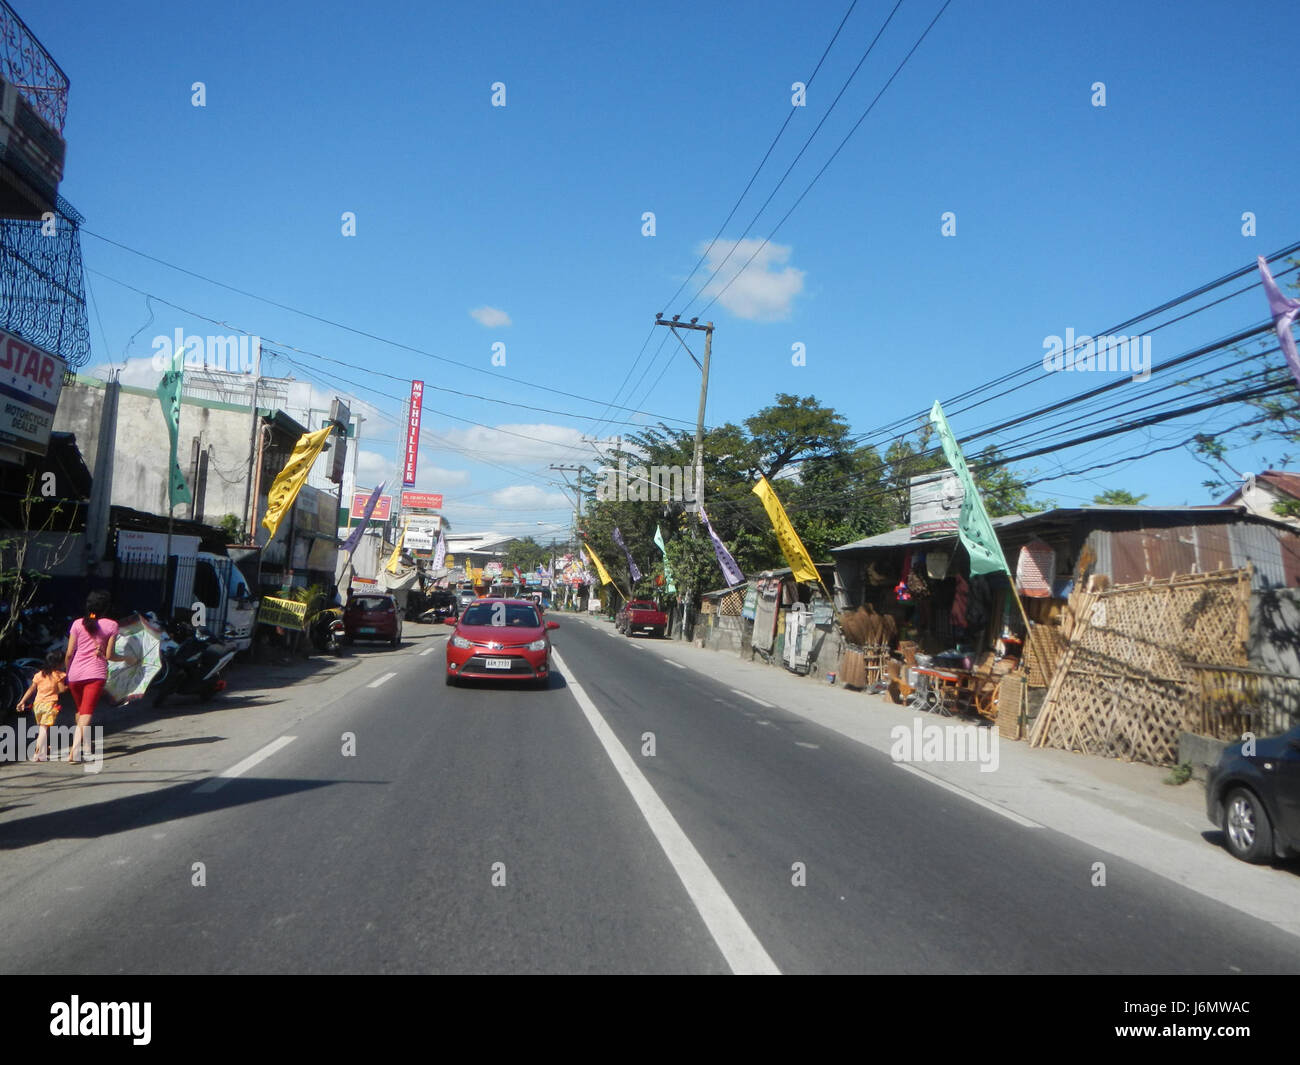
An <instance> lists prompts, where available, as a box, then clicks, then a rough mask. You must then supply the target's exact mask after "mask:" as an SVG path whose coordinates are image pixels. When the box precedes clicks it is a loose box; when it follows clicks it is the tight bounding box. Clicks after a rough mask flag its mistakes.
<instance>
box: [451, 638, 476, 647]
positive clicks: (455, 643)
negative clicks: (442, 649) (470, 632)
mask: <svg viewBox="0 0 1300 1065" xmlns="http://www.w3.org/2000/svg"><path fill="white" fill-rule="evenodd" d="M451 645H452V647H473V646H474V645H473V644H472V643H470V642H469V640H467V639H465V637H464V636H453V637H452V638H451Z"/></svg>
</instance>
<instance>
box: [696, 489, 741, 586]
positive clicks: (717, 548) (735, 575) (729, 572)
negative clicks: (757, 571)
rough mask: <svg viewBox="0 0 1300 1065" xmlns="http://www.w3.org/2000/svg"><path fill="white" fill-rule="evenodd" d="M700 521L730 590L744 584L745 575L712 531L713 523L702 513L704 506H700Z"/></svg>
mask: <svg viewBox="0 0 1300 1065" xmlns="http://www.w3.org/2000/svg"><path fill="white" fill-rule="evenodd" d="M700 520H701V521H702V522H704V527H705V528H706V529H708V531H709V539H710V540H712V541H713V553H714V554H715V555H717V556H718V565H719V566H721V567H722V576H723V578H724V579H725V580H726V582H727V587H728V588H730V587H731V586H732V585H733V584H744V583H745V575H744V574H743V573H741V572H740V567H739V566H737V565H736V560H735V559H734V558H732V557H731V552H730V551H728V550H727V545H726V544H724V543H723V542H722V541H721V540H719V539H718V534H717V533H715V532H714V531H713V523H712V522H711V521H709V516H708V515H707V514H706V513H705V512H704V505H703V504H701V505H700Z"/></svg>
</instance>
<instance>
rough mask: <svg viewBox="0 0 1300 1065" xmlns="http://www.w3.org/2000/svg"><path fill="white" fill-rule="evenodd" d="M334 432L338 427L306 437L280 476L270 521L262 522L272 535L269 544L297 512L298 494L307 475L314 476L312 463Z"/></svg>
mask: <svg viewBox="0 0 1300 1065" xmlns="http://www.w3.org/2000/svg"><path fill="white" fill-rule="evenodd" d="M332 432H334V426H333V425H326V426H324V427H323V428H321V429H317V430H316V431H315V432H314V433H303V435H302V436H300V437H299V438H298V443H297V444H295V445H294V448H293V454H292V455H290V456H289V461H288V463H286V464H285V467H284V469H282V470H281V471H280V472H279V473H278V474H276V477H275V483H274V484H272V485H271V491H270V492H268V493H267V495H266V517H264V518H263V519H262V525H263V526H264V527H265V528H266V530H267V532H269V533H270V534H271V535H270V536H268V537H267V543H270V542H271V541H272V540H274V539H275V534H276V532H277V531H279V528H280V523H281V522H282V521H284V518H285V515H286V514H288V513H289V511H290V510H291V509H292V508H293V501H294V500H295V499H297V498H298V492H299V490H300V489H301V488H302V486H303V483H304V482H305V481H306V480H307V474H309V473H310V472H311V467H312V463H314V462H315V461H316V456H317V455H319V454H320V453H321V449H322V448H323V447H324V446H325V441H326V440H328V439H329V435H330V433H332Z"/></svg>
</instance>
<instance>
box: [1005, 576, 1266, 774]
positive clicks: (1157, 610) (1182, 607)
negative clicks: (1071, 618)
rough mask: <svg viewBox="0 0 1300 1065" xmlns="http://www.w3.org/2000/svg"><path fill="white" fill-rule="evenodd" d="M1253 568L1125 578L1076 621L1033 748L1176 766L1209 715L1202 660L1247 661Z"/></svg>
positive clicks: (1210, 662) (1221, 662) (1036, 724)
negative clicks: (1188, 736)
mask: <svg viewBox="0 0 1300 1065" xmlns="http://www.w3.org/2000/svg"><path fill="white" fill-rule="evenodd" d="M1249 604H1250V569H1249V567H1247V568H1245V569H1241V570H1228V571H1223V572H1220V573H1211V574H1195V575H1191V576H1184V577H1174V578H1171V579H1170V580H1167V581H1160V582H1148V583H1145V584H1134V585H1123V586H1119V587H1116V588H1112V589H1110V590H1108V591H1104V592H1100V593H1098V594H1096V595H1095V597H1094V601H1093V603H1092V605H1091V609H1090V610H1089V611H1088V612H1087V613H1086V614H1084V615H1082V616H1080V617H1079V618H1078V619H1077V622H1076V626H1075V632H1074V637H1073V639H1072V640H1071V641H1070V643H1069V645H1068V647H1067V649H1066V652H1065V655H1064V656H1063V657H1062V659H1061V662H1060V664H1059V665H1058V667H1057V671H1056V675H1055V676H1054V677H1053V678H1052V681H1051V685H1050V687H1049V688H1048V691H1047V697H1046V699H1045V701H1044V703H1043V709H1042V712H1041V713H1040V714H1039V716H1038V719H1037V720H1036V721H1035V722H1034V728H1033V731H1032V734H1031V736H1030V740H1031V742H1032V744H1033V745H1034V746H1035V747H1059V748H1063V749H1064V750H1069V751H1081V752H1083V753H1085V754H1100V755H1105V756H1107V757H1111V758H1123V759H1126V760H1129V761H1137V762H1147V763H1150V764H1152V765H1174V764H1175V763H1176V762H1177V761H1178V734H1179V732H1183V731H1194V730H1195V729H1196V728H1197V726H1198V725H1199V724H1201V722H1202V720H1203V714H1202V710H1201V708H1202V694H1201V693H1202V682H1201V680H1200V679H1199V677H1198V671H1197V670H1196V669H1194V668H1193V667H1194V666H1197V665H1200V666H1205V665H1215V664H1219V665H1225V666H1233V665H1235V666H1245V664H1246V638H1247V636H1248V634H1249V625H1250V621H1249Z"/></svg>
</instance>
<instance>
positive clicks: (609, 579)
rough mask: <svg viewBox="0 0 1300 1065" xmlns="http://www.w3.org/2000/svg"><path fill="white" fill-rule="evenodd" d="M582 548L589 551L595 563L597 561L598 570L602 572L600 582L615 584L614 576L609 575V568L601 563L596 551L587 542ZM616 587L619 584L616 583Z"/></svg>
mask: <svg viewBox="0 0 1300 1065" xmlns="http://www.w3.org/2000/svg"><path fill="white" fill-rule="evenodd" d="M582 549H583V550H584V551H586V552H587V554H588V555H589V556H590V558H591V561H592V562H593V563H595V566H596V572H597V573H599V574H600V583H601V584H614V578H613V577H611V576H610V575H609V571H608V570H607V569H605V567H604V566H603V565H601V562H600V559H598V558H597V557H596V552H595V551H593V550H592V549H591V548H590V547H588V546H587V545H586V544H583V545H582ZM614 587H616V588H617V587H618V585H614ZM620 594H622V593H620Z"/></svg>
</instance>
